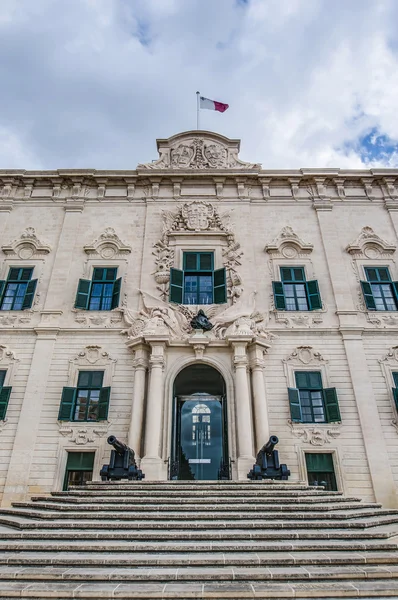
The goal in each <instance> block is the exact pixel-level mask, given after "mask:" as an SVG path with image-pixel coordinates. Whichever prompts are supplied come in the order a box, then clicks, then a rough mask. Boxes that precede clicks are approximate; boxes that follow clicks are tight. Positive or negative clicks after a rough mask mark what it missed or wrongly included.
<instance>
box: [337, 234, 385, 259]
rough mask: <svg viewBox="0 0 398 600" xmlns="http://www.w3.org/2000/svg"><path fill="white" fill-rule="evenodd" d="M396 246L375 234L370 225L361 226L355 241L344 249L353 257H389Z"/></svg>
mask: <svg viewBox="0 0 398 600" xmlns="http://www.w3.org/2000/svg"><path fill="white" fill-rule="evenodd" d="M395 250H396V246H395V245H394V244H390V243H389V242H386V241H385V240H383V239H382V238H381V237H379V236H378V235H376V234H375V232H374V231H373V229H372V227H369V226H367V227H363V228H362V230H361V233H360V234H359V236H358V237H357V239H356V240H355V241H353V242H352V243H351V244H349V245H348V246H347V248H346V251H347V252H348V253H349V254H351V256H352V257H353V258H359V259H362V258H371V259H375V258H391V256H392V254H394V252H395Z"/></svg>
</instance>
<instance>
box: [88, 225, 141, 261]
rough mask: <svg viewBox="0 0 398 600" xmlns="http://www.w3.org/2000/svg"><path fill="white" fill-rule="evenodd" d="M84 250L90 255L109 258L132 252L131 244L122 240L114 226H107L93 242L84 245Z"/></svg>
mask: <svg viewBox="0 0 398 600" xmlns="http://www.w3.org/2000/svg"><path fill="white" fill-rule="evenodd" d="M84 251H85V253H86V254H88V255H90V256H101V258H104V259H109V258H115V257H118V256H125V255H126V254H130V253H131V246H127V245H126V244H124V243H123V242H122V241H121V239H120V238H119V236H118V235H117V234H116V232H115V230H114V229H113V227H107V228H106V229H105V230H104V231H103V233H101V235H99V236H98V238H97V239H96V240H94V241H93V242H92V244H90V245H87V246H84Z"/></svg>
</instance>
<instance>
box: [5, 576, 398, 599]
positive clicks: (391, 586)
mask: <svg viewBox="0 0 398 600" xmlns="http://www.w3.org/2000/svg"><path fill="white" fill-rule="evenodd" d="M396 590H397V588H396V583H395V581H383V580H380V579H377V578H374V579H366V580H358V581H354V582H351V581H339V582H336V581H328V580H324V581H322V580H321V581H319V580H317V581H310V580H307V581H297V582H290V581H284V582H282V581H281V582H277V581H275V582H272V581H271V582H270V581H264V582H261V581H254V582H250V581H248V582H208V583H203V582H202V581H201V579H200V578H199V579H198V580H197V581H192V582H178V581H177V582H173V583H163V582H161V583H154V582H152V583H146V582H128V583H119V582H117V581H116V582H101V583H99V582H89V583H81V582H79V581H75V582H62V583H61V582H56V583H51V582H47V581H46V582H40V581H38V582H29V581H2V582H0V597H2V598H4V599H6V600H9V599H11V598H15V597H18V598H21V597H22V598H35V599H37V600H44V599H45V598H53V599H55V600H61V599H62V598H80V599H81V600H88V599H90V600H93V598H94V599H95V600H97V599H99V598H101V599H102V598H119V600H130V599H132V598H140V599H141V600H142V599H143V598H145V600H155V599H156V600H158V599H164V598H168V599H172V600H173V599H174V600H177V599H178V600H187V599H188V598H213V599H214V600H224V598H228V599H229V600H239V599H241V598H256V599H257V600H263V599H266V598H272V599H273V600H281V599H282V598H303V599H306V598H307V599H308V598H316V599H320V598H327V599H328V600H337V598H341V597H344V598H361V599H362V600H370V599H371V598H384V599H385V598H397V591H396Z"/></svg>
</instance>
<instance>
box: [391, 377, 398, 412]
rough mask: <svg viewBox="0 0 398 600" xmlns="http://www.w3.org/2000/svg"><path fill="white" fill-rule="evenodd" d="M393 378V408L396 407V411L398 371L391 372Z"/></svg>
mask: <svg viewBox="0 0 398 600" xmlns="http://www.w3.org/2000/svg"><path fill="white" fill-rule="evenodd" d="M392 377H393V380H394V386H395V387H393V388H392V395H393V397H394V402H395V408H396V409H397V412H398V372H397V371H395V372H393V374H392Z"/></svg>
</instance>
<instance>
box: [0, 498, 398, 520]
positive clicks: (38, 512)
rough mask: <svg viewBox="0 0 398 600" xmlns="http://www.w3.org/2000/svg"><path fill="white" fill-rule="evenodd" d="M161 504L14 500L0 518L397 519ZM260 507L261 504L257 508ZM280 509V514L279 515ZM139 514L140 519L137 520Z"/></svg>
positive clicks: (373, 513) (372, 513) (373, 512)
mask: <svg viewBox="0 0 398 600" xmlns="http://www.w3.org/2000/svg"><path fill="white" fill-rule="evenodd" d="M163 508H164V507H161V506H160V507H157V508H155V509H153V510H144V509H142V510H141V511H128V510H125V511H113V512H112V511H101V510H96V509H95V508H93V509H92V510H91V509H90V507H89V505H88V506H87V507H86V509H85V510H83V509H81V510H76V509H75V510H56V509H54V507H53V506H52V505H51V504H48V505H46V504H42V505H40V506H38V505H37V504H35V505H32V504H30V503H23V502H21V503H16V504H15V507H14V508H3V509H1V510H0V517H2V516H4V515H20V516H30V517H32V518H39V519H58V520H59V519H75V520H78V519H82V518H84V519H85V520H98V519H101V520H103V519H105V520H108V521H114V520H124V521H127V520H148V519H166V518H167V520H181V519H184V520H189V521H191V520H192V519H193V518H195V519H208V518H209V513H210V514H211V516H212V518H213V519H225V518H226V519H234V520H241V519H250V518H252V519H257V518H258V517H259V516H260V517H262V518H265V517H266V519H267V521H268V522H270V521H274V520H276V521H281V520H282V521H291V520H293V521H304V520H307V521H319V522H328V521H333V520H336V521H337V520H340V521H341V520H347V519H360V518H364V517H376V518H378V517H381V516H384V515H385V516H388V517H390V518H391V519H393V520H395V519H396V520H397V521H398V511H396V510H390V509H366V508H364V509H362V508H360V507H359V508H358V509H355V510H354V509H353V510H351V511H337V510H336V511H329V512H327V511H322V512H321V511H312V512H298V511H296V512H294V513H289V512H287V511H286V512H283V511H280V510H275V511H270V510H261V511H260V510H256V509H252V508H251V507H250V508H246V509H245V510H241V511H237V510H236V507H235V509H234V510H233V509H231V508H230V507H226V508H225V510H220V509H219V508H218V507H217V510H214V509H213V510H211V507H206V508H207V510H204V509H203V507H200V510H199V509H197V510H192V511H186V510H180V511H176V510H169V509H168V508H167V507H166V509H164V510H163ZM259 508H260V507H259ZM282 512H283V517H282ZM138 513H139V519H138Z"/></svg>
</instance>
